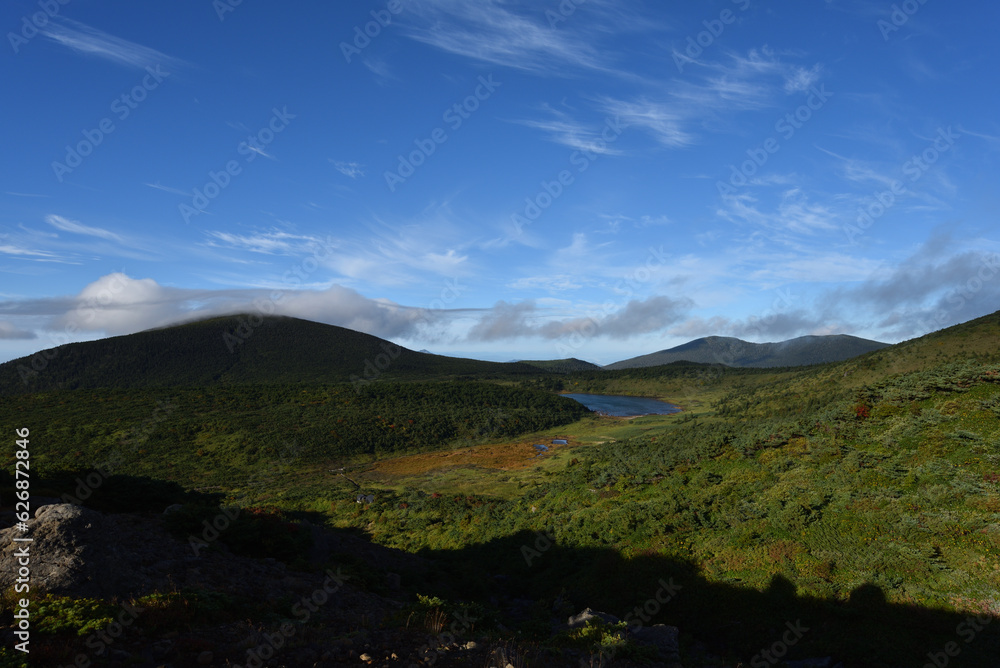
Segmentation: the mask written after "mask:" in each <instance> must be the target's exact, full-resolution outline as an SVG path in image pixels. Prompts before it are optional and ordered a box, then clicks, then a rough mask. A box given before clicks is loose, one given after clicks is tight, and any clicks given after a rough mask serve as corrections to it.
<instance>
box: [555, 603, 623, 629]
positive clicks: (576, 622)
mask: <svg viewBox="0 0 1000 668" xmlns="http://www.w3.org/2000/svg"><path fill="white" fill-rule="evenodd" d="M598 619H600V620H601V621H603V622H604V623H605V624H617V623H618V622H619V619H618V618H617V617H615V616H614V615H609V614H608V613H606V612H595V611H593V610H591V609H590V608H587V609H586V610H584V611H583V612H581V613H580V614H578V615H574V616H572V617H570V618H569V620H567V622H566V625H567V626H569V628H571V629H576V628H580V627H582V626H586V625H587V622H590V621H594V620H598Z"/></svg>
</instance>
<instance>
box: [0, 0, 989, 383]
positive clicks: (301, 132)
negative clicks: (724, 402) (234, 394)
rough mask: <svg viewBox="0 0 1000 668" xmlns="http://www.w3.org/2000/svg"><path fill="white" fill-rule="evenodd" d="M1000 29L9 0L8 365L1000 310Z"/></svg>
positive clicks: (806, 16) (544, 352) (613, 1)
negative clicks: (370, 337) (237, 340)
mask: <svg viewBox="0 0 1000 668" xmlns="http://www.w3.org/2000/svg"><path fill="white" fill-rule="evenodd" d="M998 23H1000V4H998V3H996V2H993V1H992V0H969V1H967V2H962V3H946V2H945V1H944V0H906V1H904V2H896V3H893V2H883V1H880V0H825V1H822V0H812V1H810V2H802V1H801V0H775V1H773V2H764V1H763V0H717V1H710V0H705V1H698V2H654V1H652V0H649V1H642V0H562V1H561V2H560V1H557V0H551V1H549V2H546V1H544V0H536V1H533V2H526V1H525V2H521V1H519V0H378V1H375V2H361V1H358V2H349V3H347V2H337V3H332V2H318V1H299V2H288V3H277V2H265V1H264V0H199V1H198V2H194V1H191V0H146V1H144V2H125V1H122V0H103V1H97V0H33V1H27V0H7V1H6V2H4V3H3V5H2V7H0V33H2V34H4V36H5V37H4V40H3V44H0V76H2V79H0V80H2V87H3V94H4V98H3V104H2V106H0V114H2V119H3V122H2V123H0V140H2V147H3V159H2V160H0V361H3V360H9V359H14V358H17V357H21V356H24V355H30V354H33V353H35V352H37V351H40V350H43V349H47V348H51V347H54V346H56V345H60V344H63V343H67V342H74V341H85V340H93V339H97V338H103V337H106V336H116V335H121V334H129V333H133V332H137V331H141V330H145V329H150V328H154V327H162V326H167V325H170V324H174V323H179V322H184V321H188V320H192V319H200V318H205V317H210V316H214V315H218V314H226V313H237V312H241V313H248V314H250V315H252V316H253V317H255V318H256V317H259V316H261V315H270V314H284V315H291V316H296V317H300V318H306V319H309V320H315V321H319V322H324V323H330V324H335V325H340V326H344V327H349V328H351V329H355V330H359V331H363V332H367V333H370V334H374V335H377V336H380V337H383V338H387V339H390V340H392V341H394V342H396V343H399V344H401V345H404V346H406V347H409V348H412V349H415V350H430V351H432V352H435V353H441V354H449V355H458V356H465V357H475V358H479V359H490V360H497V361H507V360H512V359H556V358H566V357H577V358H581V359H586V360H589V361H591V362H595V363H599V364H607V363H611V362H614V361H617V360H621V359H625V358H629V357H632V356H635V355H640V354H645V353H649V352H653V351H656V350H661V349H665V348H669V347H672V346H675V345H679V344H681V343H684V342H686V341H689V340H691V339H694V338H697V337H701V336H710V335H719V336H736V337H740V338H743V339H745V340H749V341H758V342H764V341H780V340H785V339H789V338H793V337H797V336H803V335H810V334H851V335H855V336H861V337H866V338H871V339H877V340H880V341H885V342H889V343H894V342H898V341H902V340H906V339H910V338H913V337H917V336H921V335H923V334H926V333H928V332H930V331H934V330H937V329H941V328H943V327H947V326H950V325H953V324H956V323H960V322H964V321H967V320H970V319H972V318H975V317H978V316H981V315H985V314H988V313H992V312H994V311H996V310H998V309H1000V255H998V253H1000V235H998V217H997V210H998V205H1000V188H997V185H996V184H997V182H998V177H1000V156H998V149H1000V114H998V113H997V112H998V96H1000V93H998V91H1000V86H998V83H1000V82H998V75H997V72H998V68H997V64H998V60H1000V59H998V56H1000V42H998V40H996V38H995V26H996V25H997V24H998ZM220 340H221V337H220ZM220 345H222V344H221V343H220Z"/></svg>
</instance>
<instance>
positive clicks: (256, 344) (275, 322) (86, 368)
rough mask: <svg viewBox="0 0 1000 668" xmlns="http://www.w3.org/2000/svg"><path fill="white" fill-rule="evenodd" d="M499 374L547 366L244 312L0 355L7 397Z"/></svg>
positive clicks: (0, 383) (1, 390)
mask: <svg viewBox="0 0 1000 668" xmlns="http://www.w3.org/2000/svg"><path fill="white" fill-rule="evenodd" d="M497 374H502V375H505V376H509V375H511V374H524V375H543V374H545V371H543V370H542V369H540V368H538V367H537V366H533V365H530V364H526V363H516V364H502V363H500V362H484V361H481V360H473V359H462V358H457V357H445V356H443V355H433V354H429V353H419V352H415V351H413V350H409V349H407V348H404V347H402V346H398V345H396V344H394V343H392V342H390V341H386V340H384V339H380V338H378V337H377V336H371V335H370V334H363V333H361V332H356V331H354V330H351V329H346V328H344V327H338V326H336V325H326V324H322V323H318V322H312V321H310V320H301V319H299V318H291V317H285V316H268V317H263V318H262V317H260V316H259V315H249V316H248V315H234V316H225V317H219V318H211V319H208V320H199V321H196V322H191V323H186V324H181V325H175V326H170V327H163V328H158V329H151V330H147V331H143V332H137V333H135V334H128V335H125V336H115V337H111V338H107V339H99V340H97V341H86V342H82V343H70V344H66V345H62V346H59V347H58V348H52V349H49V350H45V351H42V352H39V353H36V354H35V355H32V356H30V357H22V358H20V359H15V360H11V361H9V362H6V363H4V364H0V396H3V395H14V394H25V393H31V392H44V391H49V390H56V389H79V388H99V387H119V388H142V387H169V386H188V387H194V386H208V385H234V384H242V383H276V384H281V383H332V382H347V381H352V382H360V383H367V382H371V381H374V380H377V379H379V378H392V379H425V378H429V377H436V378H442V377H461V376H473V375H475V376H480V377H482V376H490V375H497ZM26 381H27V382H26Z"/></svg>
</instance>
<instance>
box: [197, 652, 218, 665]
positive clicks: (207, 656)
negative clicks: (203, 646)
mask: <svg viewBox="0 0 1000 668" xmlns="http://www.w3.org/2000/svg"><path fill="white" fill-rule="evenodd" d="M214 658H215V655H213V654H212V653H211V652H209V651H205V652H202V653H201V654H199V655H198V665H199V666H207V665H209V664H210V663H212V659H214Z"/></svg>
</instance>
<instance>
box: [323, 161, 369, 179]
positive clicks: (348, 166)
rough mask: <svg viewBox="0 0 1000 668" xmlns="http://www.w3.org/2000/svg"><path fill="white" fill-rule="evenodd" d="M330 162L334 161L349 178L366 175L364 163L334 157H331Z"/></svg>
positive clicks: (339, 170) (339, 169) (338, 169)
mask: <svg viewBox="0 0 1000 668" xmlns="http://www.w3.org/2000/svg"><path fill="white" fill-rule="evenodd" d="M330 162H331V163H333V166H334V167H335V168H336V169H337V171H338V172H340V173H341V174H343V175H344V176H346V177H348V178H351V179H356V178H358V177H359V176H364V175H365V170H364V169H363V167H364V165H362V164H360V163H357V162H344V161H342V160H334V159H333V158H330Z"/></svg>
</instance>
